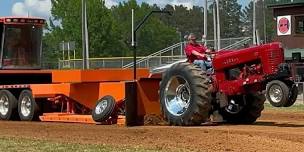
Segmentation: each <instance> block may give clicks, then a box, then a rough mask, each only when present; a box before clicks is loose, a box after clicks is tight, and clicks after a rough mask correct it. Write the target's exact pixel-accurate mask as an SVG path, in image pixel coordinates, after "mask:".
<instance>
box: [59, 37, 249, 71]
mask: <svg viewBox="0 0 304 152" xmlns="http://www.w3.org/2000/svg"><path fill="white" fill-rule="evenodd" d="M250 39H251V38H250V37H240V38H227V39H222V40H221V44H222V46H223V47H224V48H223V49H226V50H227V49H236V48H240V47H243V46H244V44H246V43H248V42H250ZM213 42H214V41H213V40H207V45H208V46H209V47H213V44H214V43H213ZM199 43H202V42H199ZM185 45H186V42H180V43H176V44H174V45H172V46H170V47H167V48H165V49H162V50H160V51H157V52H155V53H152V54H150V55H148V56H146V57H137V63H136V65H137V67H139V68H154V67H159V66H162V65H166V64H170V63H173V62H176V61H178V60H181V59H184V58H185V55H184V47H185ZM89 61H90V67H91V68H92V69H97V68H125V69H126V68H132V67H133V58H132V57H112V58H90V59H89ZM56 67H57V66H56ZM58 68H59V69H81V68H82V59H70V60H59V62H58Z"/></svg>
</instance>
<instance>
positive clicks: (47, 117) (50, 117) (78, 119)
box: [39, 113, 125, 126]
mask: <svg viewBox="0 0 304 152" xmlns="http://www.w3.org/2000/svg"><path fill="white" fill-rule="evenodd" d="M39 118H40V120H41V121H44V122H66V123H85V124H98V125H113V124H117V125H121V126H122V125H125V116H118V118H110V119H108V120H106V121H104V122H95V121H94V120H93V118H92V116H91V115H77V114H70V113H44V114H43V115H42V116H40V117H39Z"/></svg>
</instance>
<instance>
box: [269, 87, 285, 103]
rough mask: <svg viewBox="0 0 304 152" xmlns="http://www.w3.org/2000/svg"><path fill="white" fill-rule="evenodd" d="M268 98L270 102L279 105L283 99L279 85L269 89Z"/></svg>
mask: <svg viewBox="0 0 304 152" xmlns="http://www.w3.org/2000/svg"><path fill="white" fill-rule="evenodd" d="M269 97H270V99H271V101H272V102H274V103H279V102H281V100H282V98H283V90H282V88H281V87H280V86H279V85H272V86H271V87H270V88H269Z"/></svg>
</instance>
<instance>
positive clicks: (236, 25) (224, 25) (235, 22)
mask: <svg viewBox="0 0 304 152" xmlns="http://www.w3.org/2000/svg"><path fill="white" fill-rule="evenodd" d="M219 8H220V21H221V22H220V25H221V37H222V38H235V37H240V36H242V30H241V29H242V22H241V20H240V16H241V13H242V12H241V8H242V6H241V5H240V4H238V2H237V0H222V1H220V4H219Z"/></svg>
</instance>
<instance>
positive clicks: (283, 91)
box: [266, 80, 290, 107]
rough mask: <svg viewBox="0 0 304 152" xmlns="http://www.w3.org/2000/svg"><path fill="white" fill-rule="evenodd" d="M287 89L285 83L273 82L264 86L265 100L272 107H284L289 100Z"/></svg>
mask: <svg viewBox="0 0 304 152" xmlns="http://www.w3.org/2000/svg"><path fill="white" fill-rule="evenodd" d="M289 92H290V90H289V87H288V85H287V84H286V83H284V82H282V81H279V80H273V81H271V82H269V83H268V84H267V86H266V98H267V100H268V101H269V103H270V104H271V105H272V106H274V107H284V105H287V103H288V100H289Z"/></svg>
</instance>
